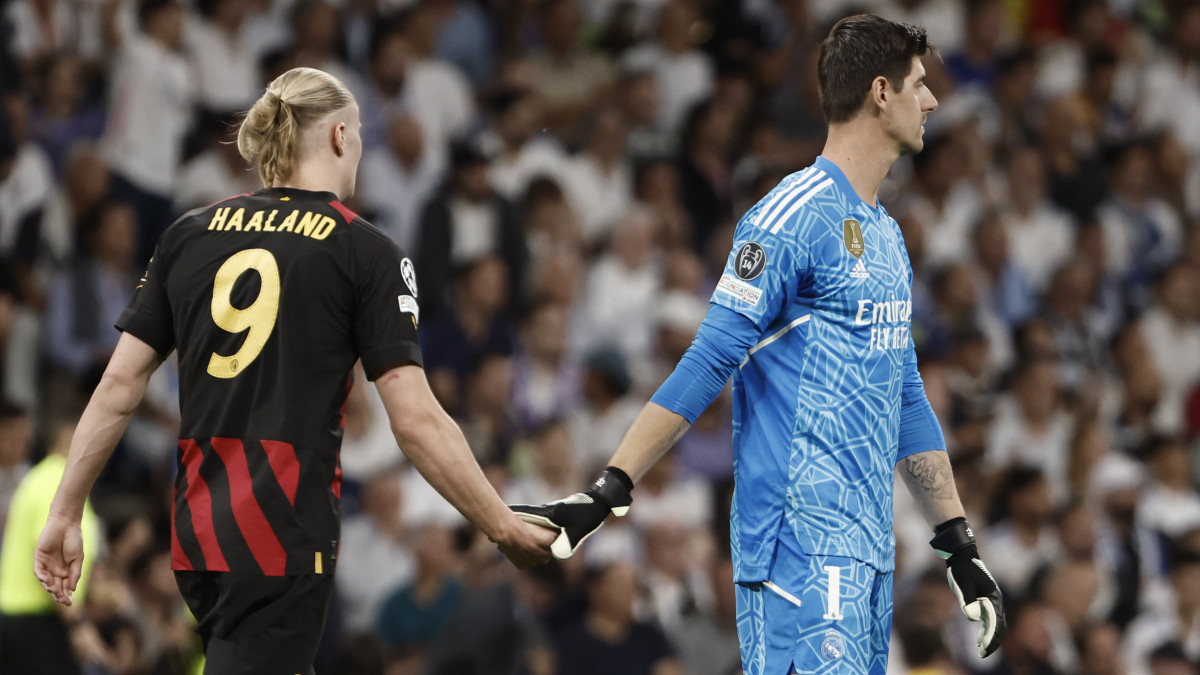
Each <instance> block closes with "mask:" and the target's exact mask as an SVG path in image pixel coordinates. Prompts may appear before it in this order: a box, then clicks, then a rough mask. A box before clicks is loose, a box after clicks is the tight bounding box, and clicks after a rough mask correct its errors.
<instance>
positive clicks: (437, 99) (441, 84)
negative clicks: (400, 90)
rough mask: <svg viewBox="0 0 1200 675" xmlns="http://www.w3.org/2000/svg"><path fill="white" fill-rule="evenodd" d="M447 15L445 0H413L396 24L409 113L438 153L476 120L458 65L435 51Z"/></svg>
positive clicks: (470, 97) (467, 87)
mask: <svg viewBox="0 0 1200 675" xmlns="http://www.w3.org/2000/svg"><path fill="white" fill-rule="evenodd" d="M448 19H449V17H447V16H445V3H444V2H443V3H442V4H441V6H439V3H437V2H423V3H416V4H414V5H413V6H412V7H411V8H409V10H408V15H407V16H406V17H403V20H402V21H401V24H400V28H401V31H402V34H403V36H404V39H405V42H406V43H407V45H408V58H406V59H405V73H404V76H405V88H406V90H407V91H408V92H409V95H410V96H411V101H410V104H411V105H412V109H413V115H414V116H415V117H416V118H417V120H418V121H420V123H421V130H422V131H423V132H424V134H425V137H426V138H427V139H428V142H429V146H430V148H431V149H432V150H433V151H434V152H437V153H439V154H443V153H445V151H446V146H447V145H448V144H449V143H450V142H451V141H453V140H454V139H455V138H459V137H462V136H463V135H465V134H467V133H468V132H470V131H471V130H472V127H473V126H474V125H475V123H476V121H477V120H476V114H477V111H476V109H475V96H474V94H473V92H472V91H471V85H470V83H469V82H468V81H467V78H466V77H465V76H464V75H463V72H462V71H461V70H460V68H459V67H458V66H457V65H456V64H454V63H452V62H450V61H447V60H445V59H444V58H443V57H442V56H441V55H439V54H438V53H437V51H436V50H437V44H436V40H437V37H438V35H439V31H441V30H443V26H444V24H445V22H446V21H447V20H448Z"/></svg>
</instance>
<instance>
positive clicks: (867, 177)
mask: <svg viewBox="0 0 1200 675" xmlns="http://www.w3.org/2000/svg"><path fill="white" fill-rule="evenodd" d="M821 156H822V157H824V158H825V159H827V160H829V161H831V162H833V163H834V164H837V166H838V168H839V169H841V170H842V173H844V174H846V179H847V180H848V181H850V186H851V187H853V188H854V192H855V193H857V194H858V196H859V198H860V199H862V200H863V201H864V202H866V203H867V204H869V205H871V206H877V205H878V204H879V186H880V184H882V183H883V179H884V178H885V177H887V172H888V170H889V169H891V168H892V164H894V163H895V162H896V160H897V159H899V157H900V152H899V150H897V148H896V143H895V141H893V140H892V139H890V138H887V137H886V135H885V134H884V133H883V132H882V130H881V129H879V127H878V125H877V124H876V123H875V121H874V120H873V119H871V118H869V117H868V116H867V113H865V112H863V113H859V115H858V116H857V117H855V118H854V119H852V120H850V121H849V122H845V123H843V124H834V125H830V127H829V137H828V138H827V139H826V140H825V149H824V150H822V151H821Z"/></svg>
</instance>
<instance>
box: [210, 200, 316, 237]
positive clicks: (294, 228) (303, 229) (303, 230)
mask: <svg viewBox="0 0 1200 675" xmlns="http://www.w3.org/2000/svg"><path fill="white" fill-rule="evenodd" d="M232 209H233V207H231V206H226V207H224V208H220V209H217V210H216V211H214V212H213V217H212V220H211V221H209V223H208V229H209V230H212V231H215V232H231V231H234V232H291V233H293V234H299V235H302V236H305V237H308V238H310V239H316V240H318V241H319V240H321V239H324V238H325V237H328V236H329V233H330V232H333V229H334V228H335V227H337V221H336V220H334V219H333V218H330V217H329V216H326V215H322V214H320V213H317V212H316V211H304V212H303V215H301V212H300V211H299V210H298V209H293V210H292V212H291V213H289V214H288V215H287V216H286V217H285V218H284V219H283V220H281V221H279V222H276V219H275V217H276V216H278V215H279V209H271V211H270V212H269V213H268V212H267V211H255V212H254V213H253V214H252V215H251V216H250V219H249V220H247V219H246V213H245V212H246V209H244V208H239V209H238V210H237V211H233V212H232V213H230V211H231V210H232ZM264 214H265V215H264Z"/></svg>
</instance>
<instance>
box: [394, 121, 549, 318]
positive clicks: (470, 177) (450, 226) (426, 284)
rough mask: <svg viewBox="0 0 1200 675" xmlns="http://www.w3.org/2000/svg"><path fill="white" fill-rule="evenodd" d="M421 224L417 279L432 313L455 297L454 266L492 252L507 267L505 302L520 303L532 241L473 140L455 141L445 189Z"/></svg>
mask: <svg viewBox="0 0 1200 675" xmlns="http://www.w3.org/2000/svg"><path fill="white" fill-rule="evenodd" d="M420 228H421V229H420V231H419V232H418V234H417V256H418V257H419V258H420V259H421V260H422V261H423V263H422V265H421V269H420V270H418V272H417V275H418V276H417V281H418V283H419V284H420V286H421V291H420V292H421V296H422V300H421V302H422V303H423V304H422V307H421V309H422V310H423V313H424V314H425V316H426V317H427V318H429V319H433V318H436V317H437V316H438V315H440V314H441V313H442V312H443V310H444V309H445V307H446V304H447V302H449V301H450V298H449V296H448V294H449V293H450V292H451V290H452V289H451V286H452V283H451V282H452V280H453V278H454V272H455V270H456V269H458V268H460V267H463V266H466V265H470V264H472V263H474V262H475V261H477V260H479V259H480V258H483V257H486V256H489V255H493V256H499V257H500V258H501V259H502V260H503V262H504V264H505V265H506V266H507V274H508V289H507V296H506V298H505V301H506V302H513V303H516V302H518V299H519V298H520V297H521V293H522V290H523V288H524V282H523V280H524V274H525V265H526V258H527V256H528V255H529V254H528V252H527V251H528V244H527V243H526V242H525V240H524V238H523V237H522V236H521V229H520V228H521V225H520V223H519V221H518V220H517V214H516V212H515V211H514V210H513V207H512V204H511V203H510V202H509V201H508V200H506V199H505V198H504V197H502V196H500V195H499V194H497V193H496V190H495V189H494V188H493V184H492V181H491V180H490V179H489V177H488V159H487V157H486V156H485V155H484V154H483V153H482V152H481V151H480V150H479V149H478V148H477V147H475V146H474V145H473V144H470V143H461V144H457V145H455V147H454V150H453V155H452V157H451V169H450V175H449V177H448V179H447V181H446V185H445V188H444V189H443V190H442V192H440V193H439V194H437V195H436V196H435V197H433V198H432V199H430V200H429V202H427V203H426V205H425V208H424V210H423V211H422V212H421V221H420Z"/></svg>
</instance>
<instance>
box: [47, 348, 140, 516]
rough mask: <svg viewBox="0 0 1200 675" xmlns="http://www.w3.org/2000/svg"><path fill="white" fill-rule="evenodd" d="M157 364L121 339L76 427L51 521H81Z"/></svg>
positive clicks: (51, 509) (51, 512) (51, 511)
mask: <svg viewBox="0 0 1200 675" xmlns="http://www.w3.org/2000/svg"><path fill="white" fill-rule="evenodd" d="M162 362H163V357H162V356H159V354H158V353H157V352H155V351H154V349H153V348H152V347H151V346H150V345H148V344H146V343H145V342H142V341H141V340H139V339H138V338H136V337H134V336H132V335H130V334H129V333H123V334H122V335H121V339H120V340H118V341H117V347H116V349H115V350H113V355H112V358H110V359H109V361H108V366H107V367H106V368H105V370H104V376H103V377H102V378H100V384H98V385H97V386H96V391H95V392H94V393H93V394H92V398H91V400H90V401H88V404H87V408H85V409H84V411H83V415H82V416H81V417H80V418H79V424H78V425H77V426H76V427H75V436H74V437H73V438H72V439H71V449H70V452H69V453H68V455H67V468H66V471H65V472H64V473H63V478H62V483H60V484H59V486H58V492H57V493H56V494H55V495H54V501H53V502H52V503H51V505H50V517H51V518H54V517H56V516H62V517H66V518H69V519H71V520H73V521H75V522H79V519H80V518H82V517H83V503H84V501H85V500H87V496H88V493H90V492H91V490H92V484H94V483H95V482H96V479H97V478H98V477H99V476H100V471H101V470H102V469H103V468H104V464H105V462H107V461H108V458H109V457H110V456H111V455H112V452H113V450H114V449H115V448H116V447H117V442H118V441H120V440H121V436H122V435H123V434H124V433H125V427H126V426H127V425H128V424H129V418H130V417H132V416H133V413H134V411H135V410H137V408H138V405H139V404H140V403H141V401H142V396H143V395H144V394H145V393H146V383H147V382H149V381H150V376H151V375H153V374H154V371H156V370H158V366H159V365H161V364H162Z"/></svg>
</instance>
